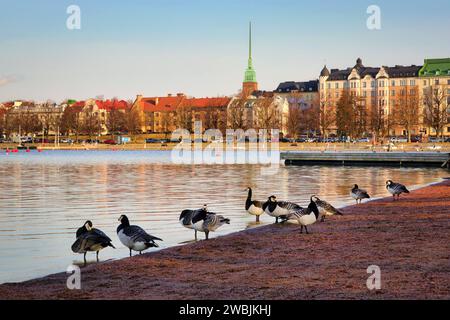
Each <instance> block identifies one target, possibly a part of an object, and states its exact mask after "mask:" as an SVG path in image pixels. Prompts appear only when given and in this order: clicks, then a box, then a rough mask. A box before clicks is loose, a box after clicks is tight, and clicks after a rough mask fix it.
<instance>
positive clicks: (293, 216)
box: [285, 206, 311, 220]
mask: <svg viewBox="0 0 450 320" xmlns="http://www.w3.org/2000/svg"><path fill="white" fill-rule="evenodd" d="M310 213H311V212H310V210H309V209H308V208H302V207H300V206H299V208H298V209H297V210H294V211H292V212H291V213H289V214H288V215H287V216H286V218H285V219H286V220H298V219H300V218H301V217H303V216H304V215H308V214H310Z"/></svg>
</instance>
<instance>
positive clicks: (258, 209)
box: [245, 187, 264, 222]
mask: <svg viewBox="0 0 450 320" xmlns="http://www.w3.org/2000/svg"><path fill="white" fill-rule="evenodd" d="M246 191H248V196H247V200H246V201H245V210H247V212H248V213H250V214H251V215H254V216H256V222H259V217H260V216H261V215H262V214H263V213H264V210H263V203H262V202H261V201H256V200H252V188H250V187H248V188H247V189H246Z"/></svg>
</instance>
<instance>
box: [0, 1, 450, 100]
mask: <svg viewBox="0 0 450 320" xmlns="http://www.w3.org/2000/svg"><path fill="white" fill-rule="evenodd" d="M70 5H78V6H79V8H80V10H81V29H79V30H69V29H68V28H67V26H66V20H67V19H68V18H69V14H67V12H66V11H67V8H68V7H69V6H70ZM370 5H377V6H379V8H380V10H381V29H380V30H369V29H368V28H367V25H366V21H367V19H368V18H369V14H368V13H367V8H368V6H370ZM448 12H450V1H448V0H428V1H418V0H409V1H404V0H397V1H392V0H391V1H389V0H370V1H366V0H345V1H343V0H341V1H337V0H316V1H311V0H309V1H301V0H221V1H218V0H127V1H107V0H70V1H66V0H39V1H36V0H14V1H10V0H0V101H8V100H20V99H24V100H25V99H27V100H36V101H44V100H47V99H52V100H54V101H62V100H64V99H68V98H71V99H77V100H81V99H87V98H93V97H97V96H104V97H105V98H113V97H118V98H120V99H134V98H135V97H136V95H137V94H142V95H144V96H161V95H167V94H168V93H179V92H183V93H185V94H187V95H189V96H195V97H215V96H220V95H231V94H235V93H236V92H237V91H238V90H239V89H240V88H241V85H242V80H243V77H244V71H245V68H246V64H247V55H248V39H247V38H248V22H249V21H252V25H253V65H254V67H255V69H256V74H257V79H258V82H259V87H260V89H263V90H274V89H276V87H277V86H278V84H279V83H280V82H283V81H308V80H312V79H317V78H318V75H319V73H320V70H321V69H322V67H323V65H324V64H325V63H326V64H327V66H328V67H329V68H330V69H331V68H346V67H350V66H353V65H354V64H355V61H356V59H357V58H358V57H361V58H362V60H363V64H364V65H366V66H374V67H375V66H381V65H388V66H389V65H397V64H401V65H410V64H416V65H420V64H422V63H423V60H424V59H425V58H445V57H450V41H448V40H449V38H448V30H450V19H448V16H447V15H448Z"/></svg>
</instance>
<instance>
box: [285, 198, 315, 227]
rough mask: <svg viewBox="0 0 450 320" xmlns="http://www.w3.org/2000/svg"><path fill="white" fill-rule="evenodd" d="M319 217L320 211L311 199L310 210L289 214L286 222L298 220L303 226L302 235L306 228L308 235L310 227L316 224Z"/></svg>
mask: <svg viewBox="0 0 450 320" xmlns="http://www.w3.org/2000/svg"><path fill="white" fill-rule="evenodd" d="M319 215H320V212H319V209H318V208H317V205H316V203H315V202H314V201H313V199H312V197H311V201H310V203H309V205H308V208H306V209H304V208H299V209H297V210H296V211H294V212H292V213H290V214H288V215H287V216H286V218H285V220H297V221H298V223H299V224H300V225H301V229H300V233H303V227H305V229H306V233H307V234H308V226H309V225H311V224H314V223H315V222H316V221H317V220H318V219H319Z"/></svg>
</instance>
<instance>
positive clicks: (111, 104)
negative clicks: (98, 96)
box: [95, 100, 129, 111]
mask: <svg viewBox="0 0 450 320" xmlns="http://www.w3.org/2000/svg"><path fill="white" fill-rule="evenodd" d="M95 104H96V105H97V107H98V108H99V109H103V110H107V111H111V110H126V109H128V107H129V105H128V102H126V101H125V100H106V101H102V100H95Z"/></svg>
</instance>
